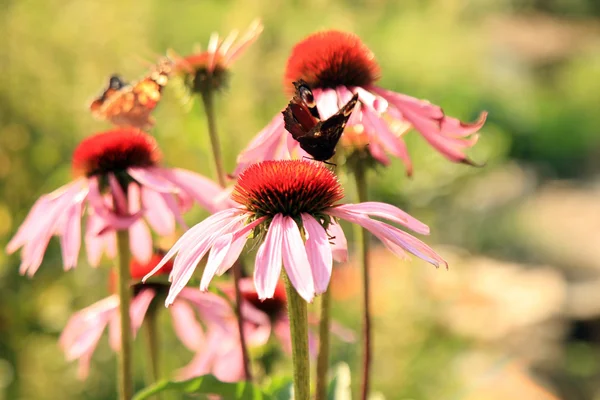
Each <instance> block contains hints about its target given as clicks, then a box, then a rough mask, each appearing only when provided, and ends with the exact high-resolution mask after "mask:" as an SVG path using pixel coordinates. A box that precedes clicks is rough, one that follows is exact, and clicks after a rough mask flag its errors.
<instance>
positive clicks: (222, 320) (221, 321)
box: [177, 287, 235, 330]
mask: <svg viewBox="0 0 600 400" xmlns="http://www.w3.org/2000/svg"><path fill="white" fill-rule="evenodd" d="M177 300H178V301H179V300H185V301H187V302H188V303H189V304H191V305H192V306H194V307H195V308H196V310H198V312H199V314H200V316H201V321H202V322H203V323H204V324H205V325H206V326H207V327H208V326H216V327H217V328H219V329H221V330H228V329H229V325H230V324H231V322H232V321H234V319H235V315H234V313H233V310H232V308H231V306H230V305H229V303H228V302H227V301H225V300H224V299H223V298H222V297H220V296H217V295H216V294H213V293H206V292H201V291H200V290H198V289H195V288H190V287H186V288H184V289H183V290H182V291H181V293H180V294H179V297H178V298H177Z"/></svg>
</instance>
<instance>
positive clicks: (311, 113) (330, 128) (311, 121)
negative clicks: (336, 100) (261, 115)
mask: <svg viewBox="0 0 600 400" xmlns="http://www.w3.org/2000/svg"><path fill="white" fill-rule="evenodd" d="M294 87H295V88H296V93H295V94H294V97H293V98H292V100H291V101H290V104H288V106H287V108H286V109H285V110H284V111H283V121H284V124H285V129H286V130H287V131H288V132H289V133H291V134H292V137H293V138H294V139H295V140H296V141H297V142H298V143H300V147H301V148H302V149H303V150H304V151H306V152H307V153H308V154H310V155H311V156H312V157H313V159H314V160H316V161H323V162H325V163H326V164H329V163H328V162H327V160H329V159H330V158H331V157H333V155H334V154H335V146H336V145H337V143H338V141H339V140H340V137H341V136H342V133H343V132H344V128H345V127H346V123H347V122H348V119H349V118H350V115H351V114H352V111H353V110H354V107H355V106H356V103H357V102H358V94H355V95H354V96H352V98H351V99H350V101H348V103H346V105H344V106H343V107H342V108H341V109H340V110H339V111H338V112H337V113H335V114H333V115H332V116H331V117H329V118H327V119H326V120H321V117H320V116H319V111H318V110H317V103H316V101H315V97H314V95H313V92H312V90H311V89H310V87H309V86H308V84H307V83H306V82H304V81H303V80H300V81H298V82H294Z"/></svg>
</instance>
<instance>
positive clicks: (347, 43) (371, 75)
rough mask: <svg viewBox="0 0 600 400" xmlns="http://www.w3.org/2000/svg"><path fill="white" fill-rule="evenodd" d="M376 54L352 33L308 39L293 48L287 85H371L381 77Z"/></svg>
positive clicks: (334, 86)
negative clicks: (302, 83) (299, 81)
mask: <svg viewBox="0 0 600 400" xmlns="http://www.w3.org/2000/svg"><path fill="white" fill-rule="evenodd" d="M380 73H381V71H380V69H379V65H378V64H377V62H376V61H375V55H374V54H373V53H372V52H371V50H370V49H369V48H368V47H367V46H366V45H365V44H364V43H363V42H362V41H361V40H360V38H359V37H358V36H356V35H354V34H352V33H346V32H339V31H324V32H318V33H315V34H313V35H310V36H308V37H307V38H306V39H304V40H303V41H301V42H299V43H298V44H296V46H294V48H293V49H292V54H291V55H290V57H289V58H288V61H287V67H286V71H285V78H284V86H286V87H287V88H288V89H289V90H290V91H293V89H294V86H293V84H292V82H294V81H297V80H299V79H303V80H304V81H306V82H307V83H308V84H309V85H310V87H311V88H321V89H325V88H331V89H335V88H337V87H338V86H367V85H371V84H373V83H374V82H375V81H376V80H377V79H378V78H379V75H380Z"/></svg>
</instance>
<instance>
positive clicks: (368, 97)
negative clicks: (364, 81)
mask: <svg viewBox="0 0 600 400" xmlns="http://www.w3.org/2000/svg"><path fill="white" fill-rule="evenodd" d="M350 91H351V93H356V94H358V98H359V100H360V102H361V103H362V104H363V105H364V106H365V108H368V109H371V110H374V111H375V112H376V113H378V114H382V113H384V112H386V111H387V109H388V101H387V100H386V99H384V98H383V97H381V96H376V95H374V94H373V93H371V92H369V91H368V90H365V89H363V88H362V87H359V86H354V87H351V88H350Z"/></svg>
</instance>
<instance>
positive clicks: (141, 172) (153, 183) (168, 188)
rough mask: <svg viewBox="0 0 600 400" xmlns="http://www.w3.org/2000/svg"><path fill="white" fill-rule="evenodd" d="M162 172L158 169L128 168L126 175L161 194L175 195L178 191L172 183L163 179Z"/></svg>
mask: <svg viewBox="0 0 600 400" xmlns="http://www.w3.org/2000/svg"><path fill="white" fill-rule="evenodd" d="M163 171H164V170H163V169H161V168H159V167H147V168H128V169H127V173H128V174H129V175H131V177H132V178H133V179H135V180H136V181H138V182H139V183H140V185H142V186H147V187H149V188H151V189H152V190H155V191H157V192H162V193H177V192H178V191H179V189H178V188H177V186H175V185H173V183H171V182H169V181H168V180H166V179H164V178H163V176H162V175H163V174H162V173H161V172H163Z"/></svg>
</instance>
